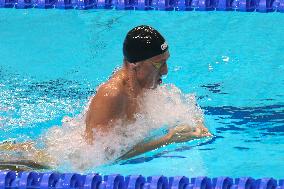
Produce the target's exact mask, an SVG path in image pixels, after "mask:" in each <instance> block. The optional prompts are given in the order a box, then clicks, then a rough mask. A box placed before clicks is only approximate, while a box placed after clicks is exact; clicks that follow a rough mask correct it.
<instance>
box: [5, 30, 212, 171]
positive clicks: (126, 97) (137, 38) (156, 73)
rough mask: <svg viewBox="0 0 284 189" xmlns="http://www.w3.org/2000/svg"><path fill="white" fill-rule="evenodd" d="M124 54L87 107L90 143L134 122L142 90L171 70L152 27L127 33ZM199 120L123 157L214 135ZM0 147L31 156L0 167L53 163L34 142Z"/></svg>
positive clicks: (153, 85)
mask: <svg viewBox="0 0 284 189" xmlns="http://www.w3.org/2000/svg"><path fill="white" fill-rule="evenodd" d="M123 54H124V61H123V66H122V68H121V69H119V70H118V71H116V72H115V73H114V74H113V76H112V77H111V78H110V79H109V80H108V81H107V82H106V83H104V84H102V85H101V86H100V87H99V88H98V90H97V93H96V95H95V96H94V97H93V98H92V100H91V103H90V105H89V108H88V110H87V115H86V120H85V122H86V129H85V136H86V139H87V141H88V143H89V144H92V143H93V142H94V141H95V140H96V138H94V133H93V132H94V130H95V131H96V132H98V133H99V132H101V133H104V134H106V135H105V136H106V137H108V135H107V133H109V132H111V130H112V129H113V128H114V126H115V124H116V122H117V121H118V120H120V121H122V122H123V124H122V125H130V124H131V123H133V122H135V114H137V113H139V112H140V111H141V108H143V107H141V106H139V105H140V104H139V100H141V96H142V95H143V93H144V92H145V91H146V90H149V89H150V90H151V89H153V90H155V89H156V88H157V86H158V85H159V84H161V83H162V78H161V77H162V76H163V75H166V74H167V73H168V67H167V60H168V58H169V57H170V53H169V49H168V45H167V43H166V41H165V39H164V38H163V37H162V35H161V34H160V33H159V32H158V31H157V30H155V29H154V28H152V27H150V26H137V27H135V28H133V29H132V30H130V31H129V32H128V34H127V35H126V38H125V40H124V44H123ZM161 108H162V107H161ZM196 122H197V125H196V126H193V125H180V126H177V127H175V128H172V129H170V130H169V131H168V133H167V134H166V135H165V136H162V137H161V138H159V139H157V140H152V141H150V142H142V143H139V144H136V145H135V146H134V147H133V148H132V149H131V150H130V151H128V152H127V153H126V154H124V155H123V156H121V157H120V159H126V158H129V157H133V156H136V155H139V154H142V153H144V152H147V151H150V150H153V149H156V148H159V147H160V146H163V145H167V144H170V143H175V142H186V141H189V140H192V139H195V138H201V137H207V136H211V134H210V133H209V131H208V129H207V128H206V127H204V125H203V121H202V120H197V121H196ZM0 150H2V151H5V150H6V151H15V152H20V153H23V152H24V153H28V154H29V155H28V157H29V158H30V160H29V161H27V160H22V159H20V160H13V159H11V157H10V156H9V154H8V155H7V158H5V161H2V162H1V161H0V166H1V165H3V166H5V167H7V166H10V167H11V166H15V167H16V168H17V167H18V166H19V164H20V165H21V166H22V167H23V169H41V168H44V167H45V166H43V165H46V166H49V165H50V164H49V163H48V162H54V160H53V158H54V157H52V156H51V155H50V154H48V153H47V152H46V151H45V150H44V149H37V148H36V146H35V143H34V142H33V141H27V142H25V143H13V142H6V143H2V144H1V145H0ZM110 155H111V154H110Z"/></svg>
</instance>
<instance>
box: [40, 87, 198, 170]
mask: <svg viewBox="0 0 284 189" xmlns="http://www.w3.org/2000/svg"><path fill="white" fill-rule="evenodd" d="M140 106H141V107H142V108H141V109H142V111H141V112H140V113H138V114H136V115H135V117H136V121H135V122H134V123H131V124H129V125H125V124H123V123H122V122H121V121H117V123H116V124H115V126H114V128H113V130H112V131H111V132H110V133H108V134H107V135H105V134H102V133H98V132H95V131H94V138H95V141H94V143H93V145H89V144H87V143H86V141H85V139H84V131H85V112H86V111H84V112H83V113H82V114H80V115H78V116H77V117H75V118H69V117H65V118H64V119H63V120H62V122H63V124H62V126H54V127H52V128H50V129H49V130H48V132H46V134H45V136H44V137H43V140H44V141H45V144H46V150H47V152H48V153H49V154H50V156H51V157H52V158H53V162H50V164H51V165H55V166H56V167H57V169H59V170H63V171H70V170H72V171H85V170H86V169H88V168H94V167H97V166H100V165H103V164H107V163H112V162H114V161H115V160H116V159H117V158H119V157H120V156H121V155H123V154H124V153H126V152H127V151H128V150H130V149H131V148H132V147H133V146H134V145H136V144H137V143H139V142H142V141H143V140H144V139H145V138H147V137H149V136H150V135H151V132H153V131H155V130H158V129H160V128H162V127H166V128H169V127H174V126H176V125H179V124H188V125H190V126H195V124H196V121H197V119H202V112H201V110H200V108H199V107H198V106H197V105H196V101H195V97H194V95H192V94H183V93H182V92H181V91H180V90H179V89H178V88H177V87H175V86H174V85H164V86H160V87H158V88H157V89H156V90H148V91H146V92H145V93H144V95H143V96H142V97H141V99H140Z"/></svg>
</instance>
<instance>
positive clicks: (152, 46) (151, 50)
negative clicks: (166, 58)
mask: <svg viewBox="0 0 284 189" xmlns="http://www.w3.org/2000/svg"><path fill="white" fill-rule="evenodd" d="M167 50H168V45H167V43H166V41H165V39H164V38H163V36H162V35H161V34H160V33H159V32H158V31H157V30H155V29H154V28H152V27H150V26H145V25H142V26H137V27H135V28H133V29H132V30H130V31H129V32H128V33H127V35H126V37H125V40H124V43H123V55H124V57H125V59H126V60H127V61H128V62H130V63H135V62H139V61H142V60H146V59H148V58H152V57H154V56H156V55H159V54H162V53H164V52H166V51H167Z"/></svg>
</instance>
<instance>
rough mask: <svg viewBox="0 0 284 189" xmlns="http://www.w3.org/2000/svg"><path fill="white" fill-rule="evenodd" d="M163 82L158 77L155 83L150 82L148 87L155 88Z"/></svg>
mask: <svg viewBox="0 0 284 189" xmlns="http://www.w3.org/2000/svg"><path fill="white" fill-rule="evenodd" d="M162 83H163V81H162V79H161V78H159V79H158V80H157V81H156V82H155V83H153V84H152V86H150V87H149V88H148V89H156V88H158V86H160V85H161V84H162Z"/></svg>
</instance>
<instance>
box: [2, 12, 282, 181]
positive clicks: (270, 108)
mask: <svg viewBox="0 0 284 189" xmlns="http://www.w3.org/2000/svg"><path fill="white" fill-rule="evenodd" d="M140 24H149V25H152V26H153V27H155V28H157V29H158V30H159V31H160V32H161V33H162V34H163V35H164V36H165V38H166V39H167V41H168V43H169V46H170V53H171V58H170V60H169V62H168V66H169V74H168V76H167V77H166V78H165V79H164V83H166V84H170V83H171V84H174V85H175V86H176V87H178V88H179V89H181V91H182V93H184V94H189V93H190V94H195V96H196V99H197V102H198V104H199V105H200V107H201V109H202V110H203V112H204V118H205V123H206V126H207V127H208V128H209V129H210V130H211V131H212V133H213V134H214V135H215V137H214V138H213V139H203V140H197V141H191V142H187V143H180V144H172V145H170V146H167V147H163V148H160V149H158V150H156V151H153V152H149V153H146V154H143V155H141V156H138V157H134V158H132V159H130V160H127V161H119V162H115V163H107V164H100V165H99V166H97V165H96V166H94V167H92V166H90V167H89V169H84V170H82V169H78V170H77V169H74V168H70V167H68V166H65V167H64V168H62V167H60V166H59V167H58V168H55V169H57V170H63V171H81V172H82V171H83V172H84V171H85V172H88V171H92V172H94V171H96V172H100V173H103V174H109V173H121V174H124V175H127V174H137V173H139V174H143V175H145V176H147V175H157V174H164V175H166V176H172V175H186V176H189V177H193V176H200V175H207V176H209V177H215V176H222V175H229V176H232V177H239V176H253V177H267V176H273V177H275V178H281V177H282V178H283V177H284V172H283V169H284V163H283V162H284V113H283V112H284V103H283V101H284V74H283V73H284V53H283V49H284V43H283V41H284V35H283V33H284V15H283V14H280V13H271V14H260V13H240V12H156V11H149V12H146V11H112V10H109V11H108V10H107V11H106V10H88V11H76V10H68V11H62V10H35V9H28V10H16V9H0V28H1V30H0V57H1V59H0V126H1V131H0V141H2V142H4V141H7V140H12V141H16V142H18V143H20V142H24V141H30V140H36V141H39V139H41V138H42V137H43V136H44V135H45V134H46V132H49V131H50V129H51V130H52V129H53V128H54V127H56V128H62V127H63V126H62V125H64V124H63V122H65V121H64V120H66V119H68V118H66V116H68V117H76V116H78V115H80V114H81V113H82V112H84V108H85V107H86V104H87V103H88V100H89V98H90V97H91V95H92V94H94V92H95V90H96V87H97V86H98V85H99V84H100V83H101V82H103V81H105V80H107V79H108V77H109V76H110V75H111V73H112V71H113V69H114V68H116V67H119V66H120V65H121V63H122V58H123V57H122V50H121V49H122V42H123V39H124V37H125V34H126V33H127V31H128V30H129V29H131V28H132V27H134V26H137V25H140ZM178 108H179V107H173V110H175V111H176V109H178ZM65 132H66V133H68V131H66V130H65ZM60 136H61V135H59V138H60ZM53 137H55V138H56V137H57V135H54V136H53ZM74 140H76V139H74ZM63 142H64V141H63ZM38 145H40V144H38ZM43 145H44V144H43ZM66 146H68V145H66ZM66 146H65V147H66ZM63 147H64V146H63ZM63 147H62V146H61V149H60V150H63V151H64V150H65V151H70V150H72V149H68V148H66V149H65V148H63ZM98 148H99V146H98ZM5 153H7V152H6V151H2V152H1V155H3V154H5ZM56 153H58V154H55V155H59V156H60V155H61V153H60V152H56ZM62 154H64V153H63V152H62ZM81 155H82V156H81V157H84V153H82V152H81ZM85 158H93V157H92V154H89V153H86V155H85ZM78 161H84V158H78Z"/></svg>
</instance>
